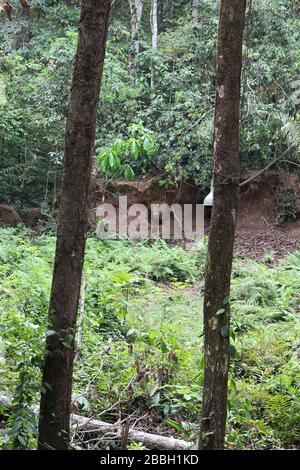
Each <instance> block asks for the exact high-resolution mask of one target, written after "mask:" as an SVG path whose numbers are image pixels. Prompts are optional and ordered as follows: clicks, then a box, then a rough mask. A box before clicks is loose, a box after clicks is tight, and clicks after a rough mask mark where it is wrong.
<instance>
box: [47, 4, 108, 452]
mask: <svg viewBox="0 0 300 470" xmlns="http://www.w3.org/2000/svg"><path fill="white" fill-rule="evenodd" d="M110 3H111V2H110V0H82V4H81V18H80V26H79V39H78V45H77V54H76V60H75V69H74V73H73V81H72V91H71V98H70V103H69V109H68V116H67V124H66V134H65V157H64V176H63V186H62V193H61V204H60V212H59V220H58V230H57V245H56V254H55V264H54V272H53V281H52V291H51V298H50V305H49V330H51V331H50V332H49V335H48V336H47V341H46V356H45V364H44V370H43V383H42V394H41V405H40V422H39V449H57V450H60V449H66V448H67V447H68V443H69V422H70V411H71V409H70V408H71V394H72V373H73V361H74V338H75V333H76V318H77V309H78V299H79V294H80V283H81V277H82V268H83V261H84V250H85V241H86V234H87V219H88V209H89V189H90V180H91V168H92V155H93V146H94V140H95V128H96V117H97V108H98V103H99V91H100V85H101V77H102V71H103V62H104V55H105V44H106V36H107V23H108V17H109V10H110Z"/></svg>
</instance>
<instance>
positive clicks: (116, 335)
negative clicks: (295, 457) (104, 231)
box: [0, 228, 300, 450]
mask: <svg viewBox="0 0 300 470" xmlns="http://www.w3.org/2000/svg"><path fill="white" fill-rule="evenodd" d="M54 248H55V237H53V236H49V235H40V236H33V237H32V234H30V233H29V232H28V231H26V230H25V229H20V228H17V229H8V228H6V229H1V241H0V300H1V302H0V303H1V308H0V335H1V337H2V345H3V347H4V350H5V358H4V360H0V369H1V370H0V392H1V393H7V394H10V395H13V396H14V397H15V403H16V406H15V408H14V413H13V414H9V419H8V422H6V421H5V423H7V424H6V425H7V426H8V427H9V429H10V432H9V434H8V436H6V437H5V432H2V433H1V434H0V445H1V443H2V442H3V444H4V445H16V442H17V443H18V439H20V440H19V444H18V445H19V446H20V447H22V446H23V447H26V448H31V447H34V446H35V425H36V421H35V418H34V417H33V416H32V415H31V414H30V408H29V405H30V404H31V403H38V400H39V393H40V392H39V390H40V380H41V376H40V364H41V360H42V357H43V351H44V338H45V331H46V332H47V309H48V302H49V293H50V285H51V273H52V267H53V264H52V263H53V255H54ZM205 252H206V245H205V244H203V245H202V246H201V247H200V248H198V249H197V251H194V250H191V251H186V250H184V249H183V248H182V247H180V246H173V247H170V246H169V245H168V244H167V243H165V242H163V241H157V242H155V243H151V244H149V243H147V242H143V243H137V244H136V243H135V244H133V243H130V242H125V241H109V242H103V241H99V240H97V239H96V238H93V237H91V238H89V240H88V246H87V252H86V261H85V278H86V289H85V305H84V318H83V323H82V324H81V326H80V328H81V332H82V343H81V354H80V356H79V358H78V360H77V361H76V363H75V370H74V392H73V412H75V413H77V414H82V415H84V416H87V417H95V418H98V419H101V420H103V421H106V422H109V423H116V422H118V420H120V419H121V420H122V421H124V420H125V421H128V422H129V423H130V425H131V426H134V427H135V429H141V430H144V431H148V432H152V433H156V434H161V435H165V436H168V435H173V436H175V437H179V438H181V439H185V440H187V441H193V439H194V438H195V436H196V433H197V429H198V420H199V413H200V408H201V383H202V380H203V355H202V347H203V328H202V296H203V288H204V266H205ZM265 261H266V262H257V261H255V260H252V259H250V258H249V257H247V256H243V257H241V256H237V257H236V259H235V262H234V269H233V276H232V305H231V311H232V338H231V345H232V348H231V355H232V359H231V369H230V380H229V397H228V433H227V444H226V446H227V448H230V449H278V448H297V447H299V446H300V433H299V429H300V421H299V419H300V408H299V404H300V389H299V380H298V379H299V374H300V369H299V354H300V350H299V331H300V330H299V328H300V324H299V305H300V299H299V292H300V275H299V273H300V252H295V253H293V254H290V255H289V256H288V257H287V258H285V259H283V260H278V261H277V262H276V263H272V264H270V263H269V262H268V260H265ZM50 333H51V332H50ZM20 413H21V414H22V421H21V422H20V420H19V418H18V417H19V416H20ZM2 414H3V411H2ZM73 443H74V444H77V445H79V446H81V447H82V446H83V447H84V448H87V449H91V450H92V449H94V448H108V447H109V448H111V447H113V446H118V445H119V443H118V439H117V438H116V439H113V438H110V440H105V439H104V440H103V439H101V438H100V437H99V436H98V435H97V434H96V435H88V434H87V433H82V434H81V435H80V434H79V435H78V433H74V435H73ZM99 446H100V447H99ZM130 446H131V448H140V447H141V446H139V445H138V444H130Z"/></svg>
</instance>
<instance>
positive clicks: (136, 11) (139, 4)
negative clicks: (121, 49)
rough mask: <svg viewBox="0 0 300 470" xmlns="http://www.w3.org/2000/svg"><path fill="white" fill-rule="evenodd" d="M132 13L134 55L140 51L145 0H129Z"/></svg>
mask: <svg viewBox="0 0 300 470" xmlns="http://www.w3.org/2000/svg"><path fill="white" fill-rule="evenodd" d="M129 7H130V13H131V40H132V48H133V56H136V55H137V54H138V53H139V52H140V30H141V22H142V16H143V0H129Z"/></svg>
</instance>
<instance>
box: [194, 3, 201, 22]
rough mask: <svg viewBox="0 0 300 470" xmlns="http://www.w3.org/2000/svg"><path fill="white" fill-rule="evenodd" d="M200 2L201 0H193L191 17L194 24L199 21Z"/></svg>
mask: <svg viewBox="0 0 300 470" xmlns="http://www.w3.org/2000/svg"><path fill="white" fill-rule="evenodd" d="M200 4H201V0H193V10H192V17H193V23H194V24H198V23H199V21H200Z"/></svg>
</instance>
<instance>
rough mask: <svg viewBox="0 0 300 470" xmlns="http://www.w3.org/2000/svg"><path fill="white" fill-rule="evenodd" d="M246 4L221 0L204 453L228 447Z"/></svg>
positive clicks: (206, 303)
mask: <svg viewBox="0 0 300 470" xmlns="http://www.w3.org/2000/svg"><path fill="white" fill-rule="evenodd" d="M245 9H246V0H222V3H221V13H220V24H219V39H218V59H217V93H216V105H215V106H216V107H215V136H214V204H213V212H212V220H211V228H210V237H209V244H208V255H207V265H206V277H205V295H204V332H205V339H204V355H205V370H204V384H203V404H202V417H201V428H200V440H199V448H200V449H222V448H223V447H224V439H225V427H226V416H227V413H226V409H227V385H228V384H227V382H228V367H229V327H230V308H229V295H230V277H231V269H232V260H233V245H234V235H235V221H236V213H237V205H238V195H239V109H240V90H241V68H242V44H243V31H244V20H245Z"/></svg>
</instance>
